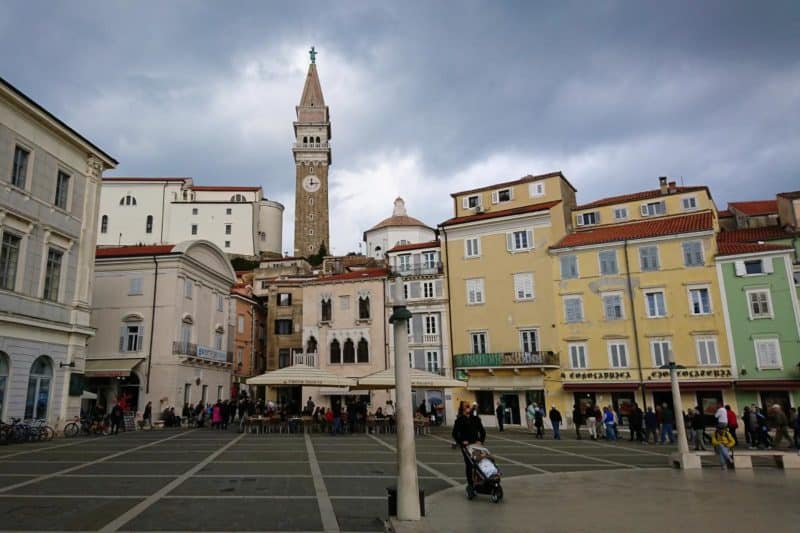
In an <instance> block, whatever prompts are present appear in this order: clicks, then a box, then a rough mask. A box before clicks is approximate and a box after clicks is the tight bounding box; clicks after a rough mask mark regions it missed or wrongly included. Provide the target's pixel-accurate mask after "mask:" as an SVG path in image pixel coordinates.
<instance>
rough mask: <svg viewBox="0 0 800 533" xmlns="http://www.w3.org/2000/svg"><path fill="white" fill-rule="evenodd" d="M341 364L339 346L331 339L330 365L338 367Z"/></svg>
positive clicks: (335, 340)
mask: <svg viewBox="0 0 800 533" xmlns="http://www.w3.org/2000/svg"><path fill="white" fill-rule="evenodd" d="M341 362H342V348H341V346H339V341H338V340H337V339H333V341H332V342H331V364H332V365H338V364H340V363H341Z"/></svg>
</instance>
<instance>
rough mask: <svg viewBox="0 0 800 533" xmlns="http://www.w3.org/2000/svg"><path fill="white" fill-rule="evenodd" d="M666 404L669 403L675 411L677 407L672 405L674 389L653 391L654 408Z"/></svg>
mask: <svg viewBox="0 0 800 533" xmlns="http://www.w3.org/2000/svg"><path fill="white" fill-rule="evenodd" d="M664 404H667V407H669V409H670V411H672V412H673V413H674V412H675V408H674V407H673V405H672V391H653V405H654V407H653V410H655V408H656V407H663V405H664Z"/></svg>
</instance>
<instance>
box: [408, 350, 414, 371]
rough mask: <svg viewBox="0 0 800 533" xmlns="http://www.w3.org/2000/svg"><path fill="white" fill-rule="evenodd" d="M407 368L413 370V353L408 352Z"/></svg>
mask: <svg viewBox="0 0 800 533" xmlns="http://www.w3.org/2000/svg"><path fill="white" fill-rule="evenodd" d="M408 368H414V352H408Z"/></svg>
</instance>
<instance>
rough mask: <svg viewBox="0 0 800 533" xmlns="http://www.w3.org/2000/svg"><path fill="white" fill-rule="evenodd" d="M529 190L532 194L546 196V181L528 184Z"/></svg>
mask: <svg viewBox="0 0 800 533" xmlns="http://www.w3.org/2000/svg"><path fill="white" fill-rule="evenodd" d="M528 192H529V193H530V195H531V196H544V183H541V182H539V183H531V184H530V185H529V186H528Z"/></svg>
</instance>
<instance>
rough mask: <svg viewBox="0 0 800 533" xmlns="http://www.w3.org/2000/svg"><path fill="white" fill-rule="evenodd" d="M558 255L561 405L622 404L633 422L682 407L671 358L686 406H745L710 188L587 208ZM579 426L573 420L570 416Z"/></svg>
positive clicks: (666, 189)
mask: <svg viewBox="0 0 800 533" xmlns="http://www.w3.org/2000/svg"><path fill="white" fill-rule="evenodd" d="M572 216H573V223H574V227H575V230H574V231H572V232H571V233H570V234H569V235H567V236H565V237H564V238H563V239H561V240H560V242H558V243H557V244H555V245H554V246H551V248H550V253H551V256H552V258H553V260H554V261H553V265H554V266H553V269H552V271H553V274H554V277H553V279H554V281H555V283H554V287H555V289H554V300H553V304H554V307H555V308H556V311H557V313H556V315H555V317H554V319H553V320H554V323H555V324H556V326H557V327H556V329H557V336H558V341H557V348H555V350H557V351H558V352H559V354H560V362H561V367H562V369H561V379H562V384H563V388H562V389H561V390H562V392H561V393H560V395H559V396H560V397H559V398H558V399H557V400H556V403H557V405H558V407H559V408H560V409H562V412H564V411H566V412H567V413H569V414H570V415H571V412H572V407H573V405H574V404H576V403H584V404H585V403H588V402H591V403H592V404H595V405H598V404H599V405H601V406H605V405H614V406H615V408H616V409H617V411H618V412H619V413H620V414H621V415H622V416H623V417H624V416H625V415H626V414H627V412H628V409H629V408H630V406H631V404H632V403H633V402H634V401H636V402H638V403H639V405H640V406H641V407H643V408H644V407H652V406H654V405H656V404H657V405H660V404H662V403H667V404H670V405H671V404H672V398H671V395H670V391H669V376H668V372H667V371H665V370H663V369H661V368H660V367H661V366H662V365H665V364H666V363H667V357H668V354H669V353H670V351H671V352H672V353H673V354H674V357H675V361H676V363H677V364H678V365H680V366H681V367H683V368H682V369H681V370H679V377H680V380H681V387H682V393H683V403H684V407H685V408H688V407H692V406H695V405H701V406H702V407H703V408H704V410H705V411H706V413H709V414H713V410H714V409H715V408H716V404H717V402H718V401H722V400H724V401H725V402H726V403H731V404H734V405H735V396H734V394H733V392H732V390H731V387H732V384H733V376H735V368H733V367H732V365H731V359H730V355H729V347H728V344H727V336H726V334H725V325H724V316H723V311H722V306H723V300H722V298H721V295H720V291H719V288H718V282H717V275H716V270H715V264H714V256H715V254H716V252H717V249H716V241H715V232H716V231H717V230H718V221H717V215H716V208H715V206H714V203H713V200H712V199H711V196H710V193H709V191H708V189H707V188H706V187H677V186H676V185H675V183H674V182H667V179H666V178H660V187H659V188H658V189H655V190H650V191H643V192H639V193H634V194H629V195H625V196H618V197H613V198H606V199H603V200H598V201H595V202H592V203H590V204H586V205H582V206H578V207H577V208H576V209H575V210H574V211H573V213H572ZM568 418H570V419H571V416H570V417H568Z"/></svg>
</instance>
